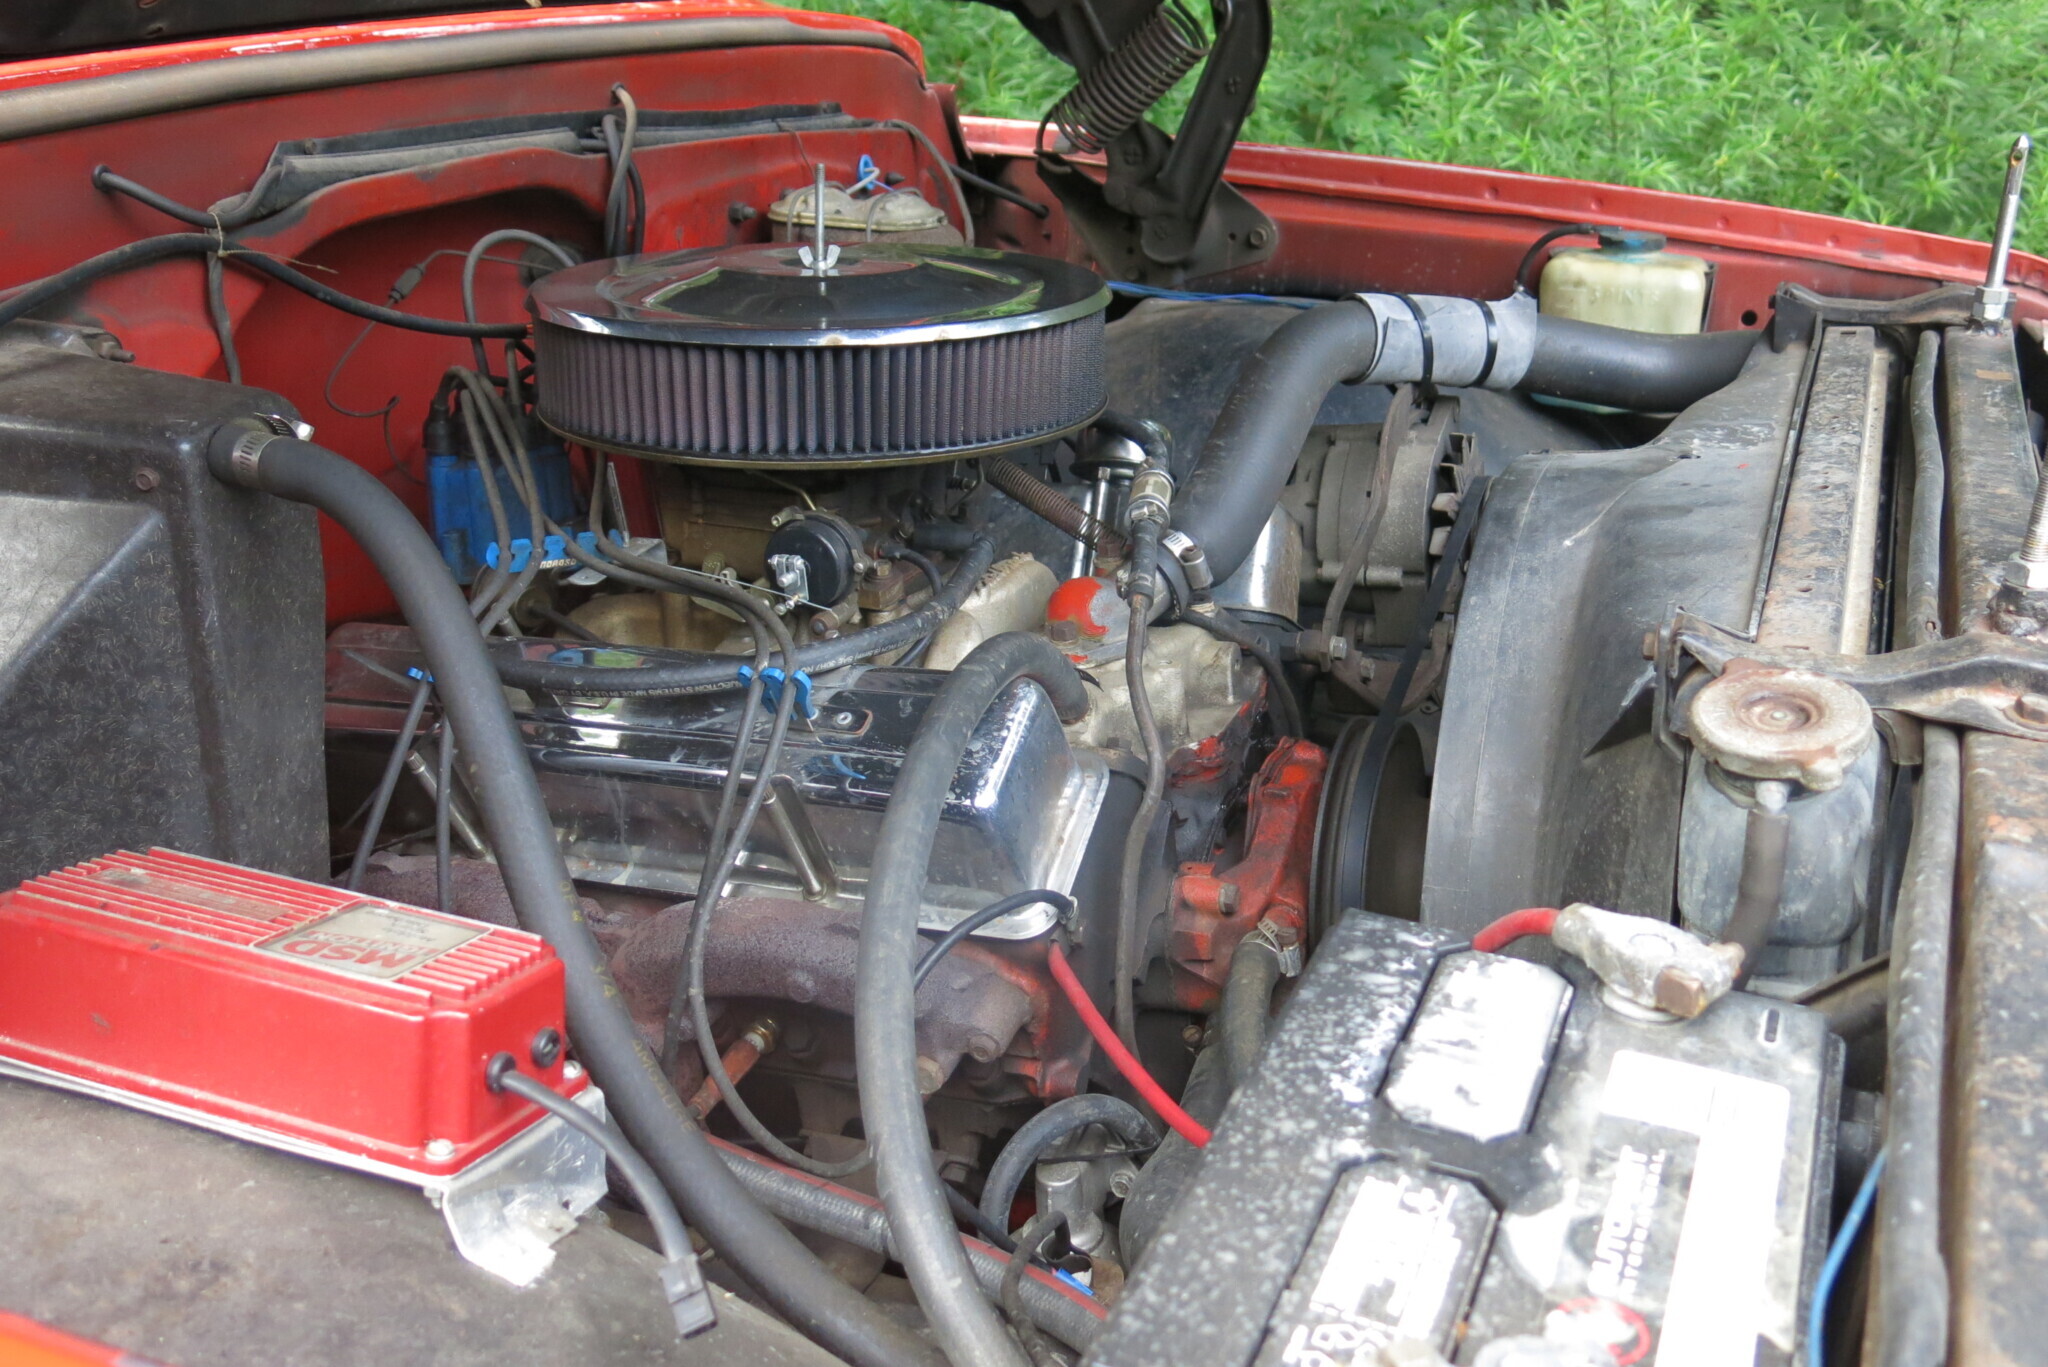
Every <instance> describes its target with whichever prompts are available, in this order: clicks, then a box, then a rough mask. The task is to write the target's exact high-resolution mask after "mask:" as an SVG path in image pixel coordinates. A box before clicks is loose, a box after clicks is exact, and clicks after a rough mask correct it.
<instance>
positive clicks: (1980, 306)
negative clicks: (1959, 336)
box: [1970, 133, 2034, 323]
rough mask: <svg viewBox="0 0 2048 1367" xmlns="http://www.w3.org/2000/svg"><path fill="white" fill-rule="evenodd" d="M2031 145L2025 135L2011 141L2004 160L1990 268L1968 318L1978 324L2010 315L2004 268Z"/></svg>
mask: <svg viewBox="0 0 2048 1367" xmlns="http://www.w3.org/2000/svg"><path fill="white" fill-rule="evenodd" d="M2033 150H2034V143H2033V140H2032V139H2031V138H2029V137H2028V136H2027V135H2026V134H2025V133H2022V134H2020V135H2019V136H2018V137H2017V138H2014V139H2013V143H2012V150H2011V151H2010V152H2008V153H2006V157H2005V193H2004V195H2003V196H2001V197H2000V199H1999V201H1998V226H1997V227H1996V229H1994V230H1993V232H1992V234H1991V268H1990V269H1989V270H1987V271H1986V272H1985V273H1984V283H1983V285H1982V286H1980V287H1979V288H1978V290H1977V303H1976V306H1975V307H1974V308H1973V309H1971V310H1970V312H1971V316H1972V317H1974V318H1975V319H1976V320H1977V321H1978V322H1980V323H1998V322H2003V321H2004V320H2005V317H2006V315H2007V314H2008V313H2010V312H2011V311H2012V291H2011V290H2009V289H2007V288H2006V285H2005V268H2006V264H2007V262H2008V261H2009V260H2010V259H2011V257H2012V233H2013V228H2014V225H2016V224H2017V223H2018V222H2019V216H2020V188H2021V186H2022V184H2023V183H2024V182H2025V180H2026V178H2027V155H2028V153H2030V152H2032V151H2033Z"/></svg>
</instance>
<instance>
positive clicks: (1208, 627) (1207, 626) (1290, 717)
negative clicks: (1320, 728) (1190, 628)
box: [1183, 603, 1308, 737]
mask: <svg viewBox="0 0 2048 1367" xmlns="http://www.w3.org/2000/svg"><path fill="white" fill-rule="evenodd" d="M1183 616H1184V618H1185V620H1187V621H1190V622H1193V623H1194V624H1195V625H1196V626H1198V627H1200V628H1202V629H1203V630H1204V631H1206V632H1208V633H1209V634H1210V635H1211V636H1214V637H1216V638H1217V639H1218V640H1220V641H1228V642H1230V644H1232V645H1234V646H1236V647H1237V648H1238V649H1239V650H1242V651H1244V652H1245V654H1247V655H1249V656H1251V657H1252V658H1253V659H1254V660H1257V661H1258V662H1259V668H1260V669H1262V670H1264V671H1265V673H1266V684H1267V687H1268V689H1269V690H1270V691H1271V692H1272V694H1273V699H1272V705H1273V714H1274V716H1275V718H1276V719H1277V720H1278V721H1279V723H1280V734H1281V735H1283V736H1296V737H1298V736H1304V735H1307V734H1308V731H1307V726H1306V723H1305V722H1304V721H1303V719H1302V715H1301V699H1300V698H1297V697H1296V696H1295V695H1294V684H1293V682H1292V681H1291V680H1289V679H1288V677H1287V666H1285V665H1283V664H1281V663H1280V656H1279V654H1278V652H1276V651H1275V650H1274V649H1273V647H1272V646H1271V645H1270V644H1269V643H1268V642H1267V641H1266V639H1265V638H1264V637H1262V636H1260V635H1259V633H1258V632H1256V631H1254V630H1252V629H1251V628H1250V627H1249V626H1247V625H1245V623H1244V621H1243V620H1242V619H1241V618H1239V617H1238V616H1237V614H1235V613H1233V612H1231V611H1230V610H1229V609H1228V608H1225V607H1223V606H1221V605H1220V604H1217V603H1198V604H1196V605H1195V607H1194V609H1193V610H1192V611H1190V612H1187V613H1185V614H1183Z"/></svg>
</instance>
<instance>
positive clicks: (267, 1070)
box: [0, 849, 605, 1285]
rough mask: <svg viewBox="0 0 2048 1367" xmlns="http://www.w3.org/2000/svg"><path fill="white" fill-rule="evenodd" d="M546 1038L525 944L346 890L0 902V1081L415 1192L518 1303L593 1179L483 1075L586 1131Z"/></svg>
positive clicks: (585, 1087) (225, 882)
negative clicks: (534, 1088) (508, 1072)
mask: <svg viewBox="0 0 2048 1367" xmlns="http://www.w3.org/2000/svg"><path fill="white" fill-rule="evenodd" d="M562 1025H563V973H562V965H561V962H560V961H559V960H558V959H557V958H556V957H555V955H554V952H553V951H552V950H551V949H549V948H548V946H547V944H546V943H545V942H543V941H542V940H541V939H539V937H537V936H534V935H529V934H527V933H525V932H523V931H518V930H511V929H507V928H505V927H500V926H491V925H486V924H483V923H481V922H477V921H468V920H463V919H461V918H459V917H455V916H447V915H443V914H441V913H439V912H432V911H425V910H422V909H420V908H418V907H409V906H402V905H399V904H397V903H392V902H387V901H383V900H380V899H377V898H369V897H364V896H362V895H361V894H359V893H355V892H351V891H348V890H346V889H343V888H334V887H328V886H324V885H322V884H317V883H307V882H301V881H299V880H296V879H291V878H283V877H279V876H276V875H273V874H268V873H262V872H258V871H255V870H251V869H245V868H240V867H237V866H235V865H232V864H224V863H220V862H218V861H215V860H211V859H201V858H197V857H194V856H190V855H183V854H178V853H175V852H173V851H169V850H161V849H159V850H151V851H149V852H148V853H146V854H135V853H117V854H111V855H107V856H106V857H104V858H100V859H95V860H92V861H91V862H89V863H85V864H80V865H76V866H74V867H72V868H68V869H64V870H61V871H59V872H56V873H51V874H46V875H44V876H43V877H40V878H35V879H32V880H30V881H29V882H27V883H24V884H22V885H21V886H20V887H17V888H15V889H13V890H12V891H9V892H5V893H0V1073H6V1074H9V1075H12V1076H16V1077H22V1078H27V1079H29V1080H32V1081H37V1082H42V1083H46V1084H49V1085H53V1086H59V1087H65V1088H68V1089H71V1090H74V1091H80V1092H85V1093H88V1094H91V1095H94V1096H97V1097H101V1098H103V1099H105V1100H108V1101H114V1102H118V1103H120V1104H122V1105H127V1106H132V1107H135V1108H138V1109H141V1110H146V1111H151V1112H154V1113H156V1114H159V1115H163V1116H167V1117H169V1118H172V1119H176V1120H181V1121H184V1122H187V1123H189V1124H194V1125H200V1126H204V1127H206V1128H208V1129H213V1130H216V1131H219V1132H221V1133H224V1134H228V1135H232V1136H235V1137H237V1138H240V1139H244V1140H249V1141H252V1142H255V1143H260V1144H265V1145H268V1146H270V1147H273V1148H278V1149H283V1150H286V1151H288V1152H291V1153H296V1154H300V1155H303V1156H306V1157H309V1158H315V1159H319V1160H322V1161H325V1162H330V1163H336V1164H339V1165H341V1166H344V1167H350V1168H355V1169H358V1170H361V1171H365V1172H371V1173H376V1174H378V1175H381V1176H385V1177H391V1178H396V1179H398V1180H401V1181H405V1182H408V1183H411V1184H413V1185H415V1186H418V1187H420V1188H421V1189H422V1190H423V1191H424V1192H426V1193H427V1195H428V1196H429V1197H430V1198H431V1199H433V1200H435V1201H436V1202H438V1203H439V1204H441V1206H442V1207H443V1209H444V1211H445V1212H446V1213H447V1215H448V1219H449V1224H450V1227H451V1230H452V1231H453V1233H454V1235H455V1239H456V1243H457V1246H458V1247H459V1248H460V1249H461V1250H462V1252H463V1253H464V1254H465V1256H468V1257H470V1258H471V1260H472V1261H475V1262H478V1263H480V1264H482V1265H483V1266H486V1267H488V1268H489V1269H490V1270H491V1271H493V1272H497V1273H498V1274H499V1275H501V1276H504V1277H505V1278H506V1279H507V1280H510V1281H514V1282H516V1283H519V1284H522V1285H523V1284H525V1283H527V1282H530V1281H531V1280H533V1279H534V1278H535V1277H537V1276H538V1275H539V1274H540V1272H541V1271H542V1270H544V1269H545V1268H546V1266H547V1265H548V1262H549V1261H550V1260H551V1259H552V1256H553V1255H552V1252H551V1250H550V1249H549V1245H550V1244H551V1243H552V1242H553V1241H554V1239H555V1238H558V1237H559V1236H560V1234H561V1233H563V1232H566V1230H567V1228H569V1227H571V1226H572V1225H573V1223H574V1219H575V1216H576V1215H579V1214H581V1213H582V1211H583V1210H585V1209H588V1207H589V1206H590V1205H591V1204H593V1203H594V1202H595V1201H596V1200H597V1199H598V1198H599V1197H601V1196H602V1195H603V1193H604V1189H605V1186H604V1183H605V1177H604V1161H603V1156H602V1153H601V1152H600V1151H598V1149H597V1147H596V1145H595V1144H594V1143H592V1142H591V1141H590V1140H589V1139H587V1138H586V1137H585V1136H583V1135H581V1134H578V1133H577V1132H576V1131H574V1130H573V1129H571V1128H569V1127H568V1126H566V1125H564V1124H563V1123H562V1122H561V1121H560V1120H557V1119H555V1118H553V1117H550V1116H548V1115H547V1113H546V1112H544V1111H542V1110H541V1109H539V1108H538V1107H535V1106H533V1105H532V1104H531V1103H528V1102H524V1101H521V1100H519V1099H517V1098H515V1097H513V1096H511V1095H508V1094H502V1093H498V1092H494V1091H492V1090H491V1088H490V1086H489V1084H488V1082H487V1080H486V1077H485V1064H486V1062H487V1061H488V1060H489V1059H490V1058H492V1057H493V1056H494V1055H496V1054H498V1053H501V1052H503V1053H509V1054H511V1055H512V1056H513V1057H514V1058H515V1059H517V1060H518V1061H519V1066H520V1067H521V1069H522V1070H524V1071H526V1072H528V1073H530V1074H532V1075H533V1076H535V1077H537V1078H539V1079H541V1080H542V1081H544V1082H545V1083H547V1084H548V1085H549V1086H550V1087H551V1088H553V1089H554V1090H555V1091H556V1092H558V1093H559V1094H561V1095H562V1096H565V1097H571V1098H574V1099H575V1100H576V1101H578V1102H579V1103H581V1104H583V1105H585V1106H586V1107H588V1108H590V1109H591V1110H593V1112H595V1113H597V1114H600V1115H601V1114H602V1100H601V1098H600V1097H599V1096H598V1094H597V1091H596V1089H595V1088H594V1087H592V1086H591V1085H590V1083H589V1080H588V1079H587V1078H586V1077H584V1076H583V1074H582V1072H581V1070H580V1069H578V1068H577V1067H576V1066H575V1065H574V1064H573V1063H571V1062H570V1061H568V1060H567V1059H566V1058H565V1056H564V1054H565V1050H564V1047H563V1038H562Z"/></svg>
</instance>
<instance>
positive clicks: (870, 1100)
mask: <svg viewBox="0 0 2048 1367" xmlns="http://www.w3.org/2000/svg"><path fill="white" fill-rule="evenodd" d="M1020 679H1028V680H1031V681H1032V682H1034V683H1036V684H1037V685H1038V686H1039V687H1041V688H1043V689H1044V690H1045V691H1046V694H1047V696H1048V697H1049V698H1050V699H1051V701H1052V706H1053V711H1054V712H1056V713H1057V714H1058V715H1059V718H1060V720H1061V721H1063V722H1072V721H1078V720H1079V719H1080V718H1081V716H1082V715H1083V714H1084V713H1086V711H1087V710H1088V695H1087V692H1086V690H1085V689H1084V688H1083V687H1082V684H1081V677H1080V675H1078V674H1076V673H1075V672H1074V666H1073V665H1072V664H1070V663H1068V661H1067V658H1066V657H1065V656H1064V655H1062V654H1060V653H1059V651H1058V650H1056V649H1055V648H1054V647H1053V645H1052V643H1051V642H1049V641H1047V640H1046V639H1045V638H1044V637H1041V636H1030V635H1026V634H1025V633H1023V632H1018V631H1011V632H1005V633H1003V634H1002V635H1000V636H992V637H990V638H989V639H988V640H986V641H984V642H982V643H981V644H980V645H979V646H977V647H975V649H974V650H973V652H971V653H970V654H969V655H968V656H967V658H966V659H964V660H962V661H961V662H960V663H959V664H958V665H957V666H955V668H954V669H953V671H952V673H950V674H948V675H947V676H946V682H945V684H944V685H943V686H941V687H940V689H939V691H938V693H937V694H936V695H935V696H934V697H933V699H932V702H931V706H930V707H928V708H926V709H925V714H924V719H923V721H922V723H921V724H920V725H919V727H918V731H917V737H916V739H915V740H913V741H912V742H911V743H910V749H909V751H908V752H907V753H906V754H905V755H904V758H903V767H902V769H901V770H899V771H898V773H897V776H896V787H895V791H894V792H893V793H892V794H891V795H890V797H889V809H888V812H887V814H886V815H885V816H884V817H883V818H882V829H881V833H880V834H879V835H878V836H877V838H876V841H875V846H876V849H875V857H874V862H873V865H872V866H871V868H870V869H869V873H868V890H867V903H866V907H865V909H864V910H863V911H862V914H861V924H860V960H859V967H858V969H857V971H856V974H855V980H854V1007H853V1026H854V1058H855V1062H856V1066H857V1069H858V1072H857V1076H858V1078H859V1082H860V1110H861V1118H862V1120H863V1121H864V1122H865V1123H866V1125H867V1132H868V1140H869V1142H870V1143H872V1144H873V1145H874V1150H875V1167H876V1178H877V1183H878V1186H879V1189H880V1191H881V1196H882V1204H883V1206H884V1207H885V1208H886V1209H887V1211H888V1213H889V1225H890V1228H891V1229H892V1230H893V1231H894V1234H895V1238H896V1247H897V1252H898V1255H899V1256H900V1257H901V1258H902V1260H903V1266H904V1268H905V1269H906V1270H907V1271H908V1272H909V1274H910V1284H911V1286H912V1288H913V1289H914V1290H915V1291H916V1292H917V1299H918V1303H919V1304H920V1305H922V1306H923V1307H924V1311H925V1314H926V1315H928V1316H929V1317H930V1318H931V1321H932V1326H933V1328H934V1329H935V1330H936V1331H937V1333H938V1336H939V1342H940V1343H941V1344H942V1345H943V1346H944V1348H945V1350H946V1355H947V1357H948V1358H949V1359H950V1360H951V1361H952V1362H953V1363H954V1367H1028V1364H1027V1363H1026V1362H1025V1359H1024V1356H1023V1354H1022V1352H1021V1351H1020V1350H1019V1349H1018V1347H1017V1344H1016V1341H1015V1340H1014V1339H1012V1338H1011V1337H1010V1332H1009V1330H1008V1329H1007V1328H1005V1327H1004V1325H1003V1323H1002V1321H1001V1320H1000V1319H998V1318H997V1316H996V1312H995V1309H994V1307H992V1306H991V1305H990V1304H989V1302H988V1300H987V1298H986V1297H985V1296H984V1295H983V1294H982V1292H981V1290H980V1289H979V1288H978V1287H977V1286H976V1285H975V1282H974V1273H973V1269H972V1267H970V1266H969V1264H968V1260H967V1255H966V1253H965V1252H964V1251H963V1250H962V1249H961V1246H960V1235H959V1232H958V1231H957V1230H956V1229H955V1228H954V1227H953V1216H952V1212H951V1211H950V1210H949V1209H948V1207H947V1203H946V1194H945V1190H944V1188H943V1186H942V1184H941V1183H940V1181H939V1177H938V1174H937V1173H936V1172H934V1171H933V1169H932V1153H931V1136H930V1132H929V1130H928V1129H927V1128H926V1125H925V1115H924V1097H923V1094H922V1093H921V1092H920V1091H919V1089H918V1085H917V1011H916V1004H915V1002H914V1001H913V991H914V990H913V988H912V985H911V974H912V972H913V966H914V965H915V963H916V961H917V957H918V953H919V950H920V948H921V947H922V946H921V942H920V941H919V939H918V935H917V922H918V913H919V911H920V909H921V908H922V907H923V905H924V885H925V877H926V872H927V868H926V866H927V865H928V864H929V863H930V862H931V853H932V843H933V840H934V837H935V836H936V835H937V833H938V825H939V819H940V817H941V815H942V814H943V813H944V810H945V804H946V797H947V795H948V794H949V793H951V792H952V789H953V776H954V774H955V773H956V772H957V771H958V770H959V768H960V760H961V757H962V756H963V755H965V753H966V751H967V743H968V741H969V740H970V739H971V738H972V737H973V735H974V731H975V728H976V727H977V726H979V725H980V724H981V719H982V717H983V715H984V714H986V713H987V711H988V710H989V708H990V707H991V706H993V705H994V704H995V701H996V699H997V698H999V697H1001V696H1002V694H1003V692H1004V691H1005V690H1006V689H1008V688H1009V687H1010V685H1012V684H1014V683H1016V682H1017V681H1018V680H1020Z"/></svg>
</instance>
